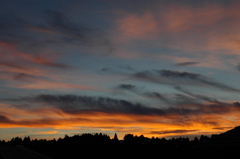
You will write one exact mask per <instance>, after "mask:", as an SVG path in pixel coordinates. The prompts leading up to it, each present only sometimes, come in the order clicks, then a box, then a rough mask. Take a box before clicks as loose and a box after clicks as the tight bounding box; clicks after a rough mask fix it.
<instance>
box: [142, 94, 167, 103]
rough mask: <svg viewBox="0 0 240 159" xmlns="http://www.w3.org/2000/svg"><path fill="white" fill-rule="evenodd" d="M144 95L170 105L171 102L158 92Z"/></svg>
mask: <svg viewBox="0 0 240 159" xmlns="http://www.w3.org/2000/svg"><path fill="white" fill-rule="evenodd" d="M143 95H145V96H147V97H149V98H153V99H158V100H161V101H164V102H166V103H170V100H169V99H168V98H167V97H166V96H165V95H163V94H160V93H158V92H146V93H144V94H143Z"/></svg>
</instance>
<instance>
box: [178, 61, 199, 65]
mask: <svg viewBox="0 0 240 159" xmlns="http://www.w3.org/2000/svg"><path fill="white" fill-rule="evenodd" d="M197 64H199V62H182V63H177V64H175V66H191V65H197Z"/></svg>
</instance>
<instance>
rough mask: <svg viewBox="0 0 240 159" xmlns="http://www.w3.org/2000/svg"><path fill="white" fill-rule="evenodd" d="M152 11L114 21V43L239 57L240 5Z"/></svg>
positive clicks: (172, 6)
mask: <svg viewBox="0 0 240 159" xmlns="http://www.w3.org/2000/svg"><path fill="white" fill-rule="evenodd" d="M158 8H159V9H158V10H157V11H156V10H155V11H150V9H146V10H148V11H146V12H145V13H143V14H126V15H124V16H123V17H122V18H121V19H119V20H117V21H116V26H117V27H118V29H119V30H120V31H119V33H120V35H119V37H118V38H116V41H118V42H122V43H124V42H125V44H129V42H134V41H137V40H147V41H148V42H149V41H151V42H152V44H156V45H159V46H167V47H170V48H174V49H181V50H185V51H196V50H198V51H210V52H213V53H214V54H219V53H218V52H219V50H228V51H230V52H229V53H231V54H237V55H238V54H239V53H238V50H239V46H240V45H239V35H240V31H239V27H240V22H239V20H238V19H239V17H240V12H239V8H240V4H239V3H235V2H232V3H231V4H229V5H227V6H224V5H219V4H214V3H207V4H205V5H202V6H194V7H193V6H188V5H181V4H170V5H159V7H158Z"/></svg>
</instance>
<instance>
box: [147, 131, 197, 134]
mask: <svg viewBox="0 0 240 159" xmlns="http://www.w3.org/2000/svg"><path fill="white" fill-rule="evenodd" d="M195 131H198V130H169V131H151V132H150V133H151V134H175V133H177V134H180V133H188V132H195Z"/></svg>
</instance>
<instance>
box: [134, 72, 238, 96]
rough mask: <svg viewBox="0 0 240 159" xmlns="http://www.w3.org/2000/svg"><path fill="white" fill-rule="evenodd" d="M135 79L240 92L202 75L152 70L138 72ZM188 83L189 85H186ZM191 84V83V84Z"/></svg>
mask: <svg viewBox="0 0 240 159" xmlns="http://www.w3.org/2000/svg"><path fill="white" fill-rule="evenodd" d="M132 76H133V77H134V78H135V79H139V80H146V81H150V82H154V83H160V84H169V85H178V84H181V83H182V84H191V85H197V84H205V85H208V86H211V87H215V88H218V89H221V90H224V91H229V92H237V93H239V92H240V90H239V89H236V88H233V87H231V86H228V85H225V84H222V83H218V82H215V81H213V80H211V79H209V78H207V77H205V76H203V75H201V74H197V73H191V72H184V71H183V72H181V71H172V70H152V71H148V70H147V71H142V72H136V73H135V74H133V75H132ZM186 82H187V83H186ZM190 82H191V83H190Z"/></svg>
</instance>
